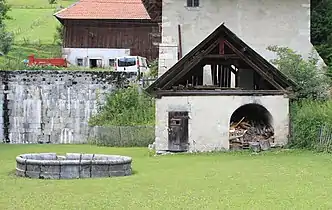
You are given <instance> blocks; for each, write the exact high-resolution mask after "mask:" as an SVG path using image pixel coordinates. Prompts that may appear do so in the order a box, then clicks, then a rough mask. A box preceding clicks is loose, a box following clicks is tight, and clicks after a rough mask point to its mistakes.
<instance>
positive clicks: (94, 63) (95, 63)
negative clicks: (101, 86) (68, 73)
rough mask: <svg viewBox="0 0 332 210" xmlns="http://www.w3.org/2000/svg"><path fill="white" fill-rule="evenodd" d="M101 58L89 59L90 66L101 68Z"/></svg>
mask: <svg viewBox="0 0 332 210" xmlns="http://www.w3.org/2000/svg"><path fill="white" fill-rule="evenodd" d="M101 67H102V60H101V59H90V68H101Z"/></svg>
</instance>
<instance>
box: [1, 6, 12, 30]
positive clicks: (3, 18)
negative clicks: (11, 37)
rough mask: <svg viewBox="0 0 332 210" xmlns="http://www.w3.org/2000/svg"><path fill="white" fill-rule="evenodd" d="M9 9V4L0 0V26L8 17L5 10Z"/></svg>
mask: <svg viewBox="0 0 332 210" xmlns="http://www.w3.org/2000/svg"><path fill="white" fill-rule="evenodd" d="M9 10H10V6H9V5H8V4H7V2H6V0H0V26H3V25H4V20H6V19H9V16H8V15H7V12H8V11H9Z"/></svg>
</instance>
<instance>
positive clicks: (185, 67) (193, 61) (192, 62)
mask: <svg viewBox="0 0 332 210" xmlns="http://www.w3.org/2000/svg"><path fill="white" fill-rule="evenodd" d="M218 43H219V40H216V41H215V42H213V43H212V44H211V45H210V46H209V47H208V48H207V49H205V50H204V51H203V52H200V53H199V54H198V55H196V56H194V57H192V58H191V60H190V61H189V62H187V63H185V64H184V65H183V69H182V71H180V72H179V73H178V74H177V75H176V76H175V77H173V78H172V79H171V80H169V81H168V82H167V83H166V84H165V85H164V86H163V89H168V88H170V87H172V85H173V84H174V82H176V81H177V80H178V79H179V78H181V77H183V76H184V75H186V73H188V72H189V71H190V70H191V69H192V68H194V67H195V66H196V65H197V64H198V63H199V62H201V60H202V59H203V57H204V56H205V55H207V54H208V53H209V52H211V50H213V48H215V47H216V46H217V45H218Z"/></svg>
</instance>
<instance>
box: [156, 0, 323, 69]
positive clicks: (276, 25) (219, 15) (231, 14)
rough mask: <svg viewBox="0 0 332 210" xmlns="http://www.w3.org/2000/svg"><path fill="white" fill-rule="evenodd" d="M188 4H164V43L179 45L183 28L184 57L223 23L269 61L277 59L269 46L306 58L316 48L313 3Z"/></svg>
mask: <svg viewBox="0 0 332 210" xmlns="http://www.w3.org/2000/svg"><path fill="white" fill-rule="evenodd" d="M186 2H187V1H186V0H163V11H162V12H163V18H162V43H163V44H170V45H178V24H180V25H181V28H182V50H183V55H185V54H187V53H188V52H189V51H190V50H191V49H193V48H194V47H195V46H196V45H197V44H198V43H199V42H201V41H202V40H203V39H204V38H205V37H207V36H208V35H209V34H210V33H211V32H212V31H213V30H214V29H215V28H216V27H218V26H219V25H220V24H221V23H222V22H224V23H225V25H226V26H227V27H228V28H229V29H230V30H232V31H233V32H234V33H235V34H236V35H237V36H239V37H240V38H241V39H242V40H243V41H244V42H246V43H247V44H248V45H249V46H250V47H252V48H253V49H254V50H256V51H257V52H258V53H259V54H261V55H262V56H263V57H264V58H265V59H267V60H270V59H273V58H275V54H274V53H272V52H270V51H268V50H267V49H266V48H267V47H268V46H269V45H278V46H285V47H290V48H292V49H294V50H296V51H298V52H299V53H300V54H301V55H303V56H304V57H307V56H308V55H309V53H310V52H311V50H312V48H313V46H312V44H311V42H310V0H201V1H200V7H199V8H187V7H186ZM173 57H175V58H176V57H177V56H173ZM164 60H165V59H164ZM175 62H176V60H175V61H164V63H169V65H168V66H166V67H164V68H161V69H160V71H161V72H160V74H163V73H164V72H165V71H166V70H167V69H169V68H170V67H171V66H172V64H174V63H175ZM321 62H322V60H321Z"/></svg>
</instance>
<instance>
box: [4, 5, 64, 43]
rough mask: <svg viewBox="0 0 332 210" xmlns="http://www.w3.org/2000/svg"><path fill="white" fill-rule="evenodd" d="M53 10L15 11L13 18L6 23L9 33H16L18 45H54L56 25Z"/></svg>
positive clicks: (11, 13) (11, 12)
mask: <svg viewBox="0 0 332 210" xmlns="http://www.w3.org/2000/svg"><path fill="white" fill-rule="evenodd" d="M53 13H54V10H53V9H13V10H12V11H10V12H9V13H8V15H9V16H10V17H11V18H12V19H11V20H8V21H6V24H7V27H8V30H9V31H12V32H14V34H15V42H16V43H24V42H26V43H38V42H40V43H45V44H52V43H53V40H54V39H53V37H54V33H55V28H56V25H57V24H59V22H58V21H57V19H56V18H55V17H54V16H53Z"/></svg>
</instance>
